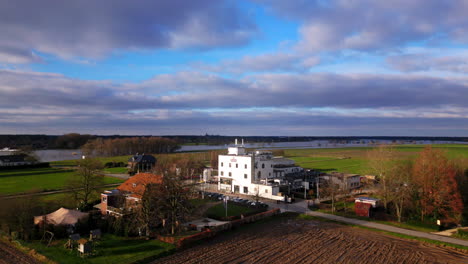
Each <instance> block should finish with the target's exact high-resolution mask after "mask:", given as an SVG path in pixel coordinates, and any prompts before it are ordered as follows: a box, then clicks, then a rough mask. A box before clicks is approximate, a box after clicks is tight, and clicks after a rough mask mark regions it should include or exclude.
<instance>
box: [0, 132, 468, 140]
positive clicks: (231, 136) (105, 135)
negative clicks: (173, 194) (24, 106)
mask: <svg viewBox="0 0 468 264" xmlns="http://www.w3.org/2000/svg"><path fill="white" fill-rule="evenodd" d="M67 134H80V135H91V136H96V137H100V136H102V137H113V136H115V137H179V136H180V137H206V136H212V137H229V138H235V137H238V138H239V139H241V138H249V137H260V138H261V137H270V138H366V139H372V138H460V139H468V136H385V135H372V136H350V135H343V136H310V135H305V136H304V135H302V136H284V135H218V134H208V135H206V134H173V135H168V134H165V135H162V134H161V135H158V134H154V135H150V134H88V133H76V132H70V133H64V134H40V133H39V134H0V136H52V137H60V136H63V135H67Z"/></svg>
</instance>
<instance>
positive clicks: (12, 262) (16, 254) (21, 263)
mask: <svg viewBox="0 0 468 264" xmlns="http://www.w3.org/2000/svg"><path fill="white" fill-rule="evenodd" d="M17 263H18V264H29V263H31V264H33V263H34V264H35V263H39V262H38V261H36V260H35V259H33V258H32V257H30V256H28V255H26V254H24V253H23V252H21V251H19V250H17V249H16V248H14V247H12V246H10V245H7V244H5V243H3V242H2V241H0V264H17Z"/></svg>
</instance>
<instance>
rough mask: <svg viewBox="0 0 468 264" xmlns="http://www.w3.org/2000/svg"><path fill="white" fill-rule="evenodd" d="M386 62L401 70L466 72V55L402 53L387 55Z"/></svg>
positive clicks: (467, 61) (467, 68) (467, 67)
mask: <svg viewBox="0 0 468 264" xmlns="http://www.w3.org/2000/svg"><path fill="white" fill-rule="evenodd" d="M386 61H387V63H388V64H389V65H390V66H391V67H393V68H395V69H397V70H399V71H403V72H418V71H446V72H452V73H462V74H463V73H468V55H467V54H458V55H445V56H440V55H439V56H437V55H432V54H428V53H420V54H404V55H398V56H391V57H387V59H386Z"/></svg>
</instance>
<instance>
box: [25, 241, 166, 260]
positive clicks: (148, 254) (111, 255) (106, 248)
mask: <svg viewBox="0 0 468 264" xmlns="http://www.w3.org/2000/svg"><path fill="white" fill-rule="evenodd" d="M65 243H66V240H65V239H62V240H55V241H53V242H52V246H50V247H46V245H44V244H41V243H40V242H39V241H35V242H32V243H24V245H25V246H27V247H29V248H32V249H35V250H36V251H37V252H39V253H40V254H42V255H44V256H46V257H47V258H49V259H51V260H53V261H55V262H57V263H69V264H75V263H95V264H101V263H103V264H104V263H135V262H139V261H143V262H147V261H144V260H148V261H151V260H153V259H156V258H158V257H162V256H165V255H168V254H171V253H172V252H173V251H174V248H175V247H174V245H172V244H168V243H164V242H161V241H159V240H144V239H136V238H125V237H118V236H114V235H108V234H106V235H104V236H103V238H102V239H101V241H98V242H96V245H95V252H94V254H93V255H91V256H87V257H84V258H82V257H80V256H79V255H78V253H77V251H76V250H74V251H70V250H68V249H65V248H64V244H65Z"/></svg>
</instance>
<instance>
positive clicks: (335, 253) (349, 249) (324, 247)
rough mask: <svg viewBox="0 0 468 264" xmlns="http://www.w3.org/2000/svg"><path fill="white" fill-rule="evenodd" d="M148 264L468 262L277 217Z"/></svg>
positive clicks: (452, 253)
mask: <svg viewBox="0 0 468 264" xmlns="http://www.w3.org/2000/svg"><path fill="white" fill-rule="evenodd" d="M153 263H165V264H171V263H174V264H176V263H207V264H208V263H370V264H375V263H457V264H460V263H468V255H467V254H465V253H461V252H460V251H456V250H452V249H447V248H442V247H437V246H432V245H428V244H422V243H420V242H418V241H410V240H404V239H399V238H395V237H391V236H387V235H384V234H381V233H376V232H372V231H368V230H363V229H358V228H355V227H354V228H353V227H350V226H343V225H339V224H334V223H327V222H320V221H314V220H299V219H295V218H291V217H278V218H275V219H273V220H271V221H268V222H266V223H256V224H252V225H248V226H245V227H244V228H242V229H239V230H236V231H234V232H230V233H224V234H220V235H218V236H216V237H215V238H213V239H212V240H211V241H205V242H203V243H199V245H197V246H194V247H192V248H189V249H186V250H184V251H181V252H178V253H176V254H174V255H172V256H168V257H166V258H162V259H160V260H157V261H156V262H153Z"/></svg>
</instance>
